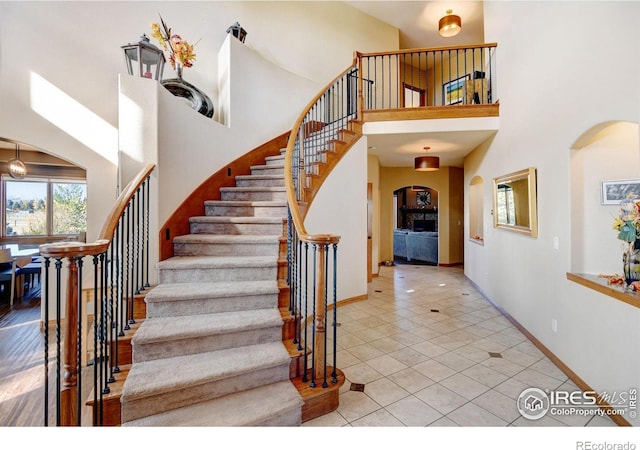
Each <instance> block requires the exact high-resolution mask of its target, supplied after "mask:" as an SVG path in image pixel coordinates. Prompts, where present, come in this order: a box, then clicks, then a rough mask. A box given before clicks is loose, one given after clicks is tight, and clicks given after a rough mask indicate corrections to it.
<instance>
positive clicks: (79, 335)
mask: <svg viewBox="0 0 640 450" xmlns="http://www.w3.org/2000/svg"><path fill="white" fill-rule="evenodd" d="M77 263H78V291H77V293H78V298H77V300H76V301H77V308H78V319H79V320H78V326H77V335H76V342H77V343H78V347H77V349H76V368H75V370H76V374H77V386H78V395H77V396H76V397H77V398H76V425H77V426H80V425H81V421H80V419H81V417H82V395H81V393H82V341H83V340H84V339H82V322H83V321H82V320H80V318H81V317H82V303H84V300H83V298H82V257H81V256H79V257H78V258H77Z"/></svg>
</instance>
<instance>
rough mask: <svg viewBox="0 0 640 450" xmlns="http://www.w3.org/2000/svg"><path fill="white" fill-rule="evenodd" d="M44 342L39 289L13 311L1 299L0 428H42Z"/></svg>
mask: <svg viewBox="0 0 640 450" xmlns="http://www.w3.org/2000/svg"><path fill="white" fill-rule="evenodd" d="M43 360H44V341H43V334H42V333H41V332H40V287H39V286H34V288H32V289H31V290H30V291H29V292H26V295H25V296H24V297H23V298H16V299H15V303H14V305H13V308H11V307H9V299H8V298H6V296H3V297H2V298H0V426H18V427H34V426H43V425H44V416H43V414H44V408H43V403H42V401H43V396H44V387H43V386H44V366H43Z"/></svg>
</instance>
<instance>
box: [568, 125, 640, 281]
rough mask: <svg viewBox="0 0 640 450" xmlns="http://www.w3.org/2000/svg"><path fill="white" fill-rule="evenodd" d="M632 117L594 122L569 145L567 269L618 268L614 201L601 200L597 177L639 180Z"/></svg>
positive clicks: (639, 151) (639, 154) (639, 146)
mask: <svg viewBox="0 0 640 450" xmlns="http://www.w3.org/2000/svg"><path fill="white" fill-rule="evenodd" d="M639 141H640V132H639V127H638V123H635V122H624V121H609V122H602V123H599V124H596V125H594V126H593V127H591V128H590V129H588V130H587V131H585V132H584V133H583V134H582V135H580V136H579V137H578V138H577V139H576V141H575V142H574V144H573V145H572V147H571V161H570V166H569V170H570V177H569V178H570V183H571V185H570V189H571V208H570V218H571V272H576V273H591V274H616V273H617V274H621V273H622V247H621V244H622V243H621V241H619V240H618V239H617V234H616V232H615V231H614V230H613V220H614V217H615V216H616V215H617V214H618V210H619V206H618V205H608V204H603V202H602V182H603V181H614V180H632V179H636V180H640V143H639Z"/></svg>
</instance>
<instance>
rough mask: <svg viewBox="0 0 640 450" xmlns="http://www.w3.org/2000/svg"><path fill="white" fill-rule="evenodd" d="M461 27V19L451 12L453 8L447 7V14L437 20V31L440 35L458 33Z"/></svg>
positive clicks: (445, 35)
mask: <svg viewBox="0 0 640 450" xmlns="http://www.w3.org/2000/svg"><path fill="white" fill-rule="evenodd" d="M461 29H462V19H460V16H456V15H455V14H453V10H451V9H448V10H447V15H446V16H444V17H442V19H440V22H438V33H439V34H440V36H442V37H451V36H455V35H456V34H458V33H460V30H461Z"/></svg>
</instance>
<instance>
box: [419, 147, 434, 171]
mask: <svg viewBox="0 0 640 450" xmlns="http://www.w3.org/2000/svg"><path fill="white" fill-rule="evenodd" d="M430 148H431V147H425V148H424V149H425V150H426V151H429V149H430ZM414 168H415V169H416V170H417V171H418V172H430V171H434V170H438V169H440V158H439V157H437V156H418V157H417V158H416V159H415V161H414Z"/></svg>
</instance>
